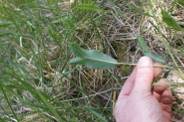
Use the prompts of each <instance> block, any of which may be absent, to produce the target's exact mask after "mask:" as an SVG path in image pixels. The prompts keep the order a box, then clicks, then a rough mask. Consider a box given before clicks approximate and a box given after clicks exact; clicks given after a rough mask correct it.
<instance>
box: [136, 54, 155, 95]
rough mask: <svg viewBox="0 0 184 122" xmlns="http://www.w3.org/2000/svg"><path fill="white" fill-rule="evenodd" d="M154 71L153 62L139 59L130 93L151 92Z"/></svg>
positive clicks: (149, 59) (147, 58)
mask: <svg viewBox="0 0 184 122" xmlns="http://www.w3.org/2000/svg"><path fill="white" fill-rule="evenodd" d="M153 77H154V69H153V61H152V60H151V58H149V57H146V56H144V57H142V58H140V60H139V62H138V65H137V73H136V76H135V85H134V88H133V91H132V92H135V93H141V94H142V93H147V92H151V84H152V82H153Z"/></svg>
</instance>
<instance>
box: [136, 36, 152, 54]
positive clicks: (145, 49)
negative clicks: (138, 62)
mask: <svg viewBox="0 0 184 122" xmlns="http://www.w3.org/2000/svg"><path fill="white" fill-rule="evenodd" d="M137 42H138V45H139V47H140V49H141V51H142V52H149V49H148V46H147V44H146V42H145V41H144V39H143V38H142V37H141V36H140V35H138V34H137Z"/></svg>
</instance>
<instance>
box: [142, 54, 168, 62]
mask: <svg viewBox="0 0 184 122" xmlns="http://www.w3.org/2000/svg"><path fill="white" fill-rule="evenodd" d="M143 54H144V55H145V56H148V57H150V58H151V59H152V60H153V61H154V62H160V63H165V61H164V59H163V58H162V56H161V55H158V54H156V53H154V52H151V51H149V52H143Z"/></svg>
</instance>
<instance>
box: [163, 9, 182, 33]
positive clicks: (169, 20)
mask: <svg viewBox="0 0 184 122" xmlns="http://www.w3.org/2000/svg"><path fill="white" fill-rule="evenodd" d="M162 20H163V21H164V22H165V23H166V24H167V25H168V26H169V27H172V28H173V29H175V30H179V31H183V29H182V28H181V27H180V25H179V24H178V23H177V22H176V21H175V20H174V18H173V17H172V16H171V15H169V13H168V12H166V11H164V10H162Z"/></svg>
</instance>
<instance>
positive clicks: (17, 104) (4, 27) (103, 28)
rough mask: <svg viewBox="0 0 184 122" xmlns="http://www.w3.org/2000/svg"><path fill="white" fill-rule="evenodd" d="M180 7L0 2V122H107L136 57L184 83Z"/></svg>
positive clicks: (177, 3)
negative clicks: (160, 65)
mask: <svg viewBox="0 0 184 122" xmlns="http://www.w3.org/2000/svg"><path fill="white" fill-rule="evenodd" d="M183 5H184V4H183V1H182V0H174V1H173V2H171V1H170V0H166V1H165V2H164V1H160V0H150V1H143V0H140V1H139V2H136V1H133V0H122V1H118V0H101V1H97V0H75V1H71V2H69V1H62V0H1V1H0V57H1V58H0V68H1V70H0V121H13V122H28V121H30V122H31V121H48V122H50V121H58V122H62V121H63V122H64V121H70V122H75V121H85V122H86V121H95V122H103V121H104V122H111V121H114V117H113V108H114V105H115V101H116V98H117V96H118V92H119V91H120V89H121V87H122V85H123V83H124V82H125V80H126V78H127V76H129V74H130V73H131V71H132V68H133V66H134V65H136V63H137V61H138V59H139V58H140V57H141V56H143V55H148V56H150V57H152V58H153V59H155V61H159V62H162V63H163V62H165V63H164V67H165V68H167V69H166V70H165V72H164V77H167V76H168V75H169V72H171V70H172V71H175V72H176V73H177V74H178V75H179V76H180V78H182V79H184V75H183V71H182V70H183V62H184V59H183V57H184V52H183V50H184V39H183V36H184V34H183V32H184V31H183V23H182V19H183V18H180V16H181V15H180V14H178V12H180V11H182V10H183V7H184V6H183ZM140 35H141V36H140ZM145 42H146V43H145ZM78 45H79V46H80V47H79V46H78ZM96 50H98V51H96ZM72 52H73V53H72ZM103 53H104V54H103ZM105 54H106V55H105ZM76 56H77V58H76ZM111 57H112V58H111ZM72 59H73V60H72ZM94 59H95V60H94ZM98 59H102V60H100V63H99V60H98ZM94 61H96V62H94ZM106 61H108V62H106ZM102 62H104V63H102ZM118 62H121V63H118ZM70 63H72V64H86V66H87V67H85V66H82V65H71V64H70ZM116 64H121V65H116ZM90 68H94V69H90ZM108 68H110V69H108ZM156 84H157V83H154V85H156ZM169 84H170V85H175V86H181V87H183V85H182V84H178V83H169ZM173 90H174V89H173ZM176 94H177V91H176ZM178 99H180V98H178V96H177V100H178ZM180 104H181V102H179V103H177V101H176V103H175V106H174V107H173V109H174V110H175V111H178V113H177V114H180V113H184V111H183V110H182V109H181V107H180ZM174 116H177V115H174Z"/></svg>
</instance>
